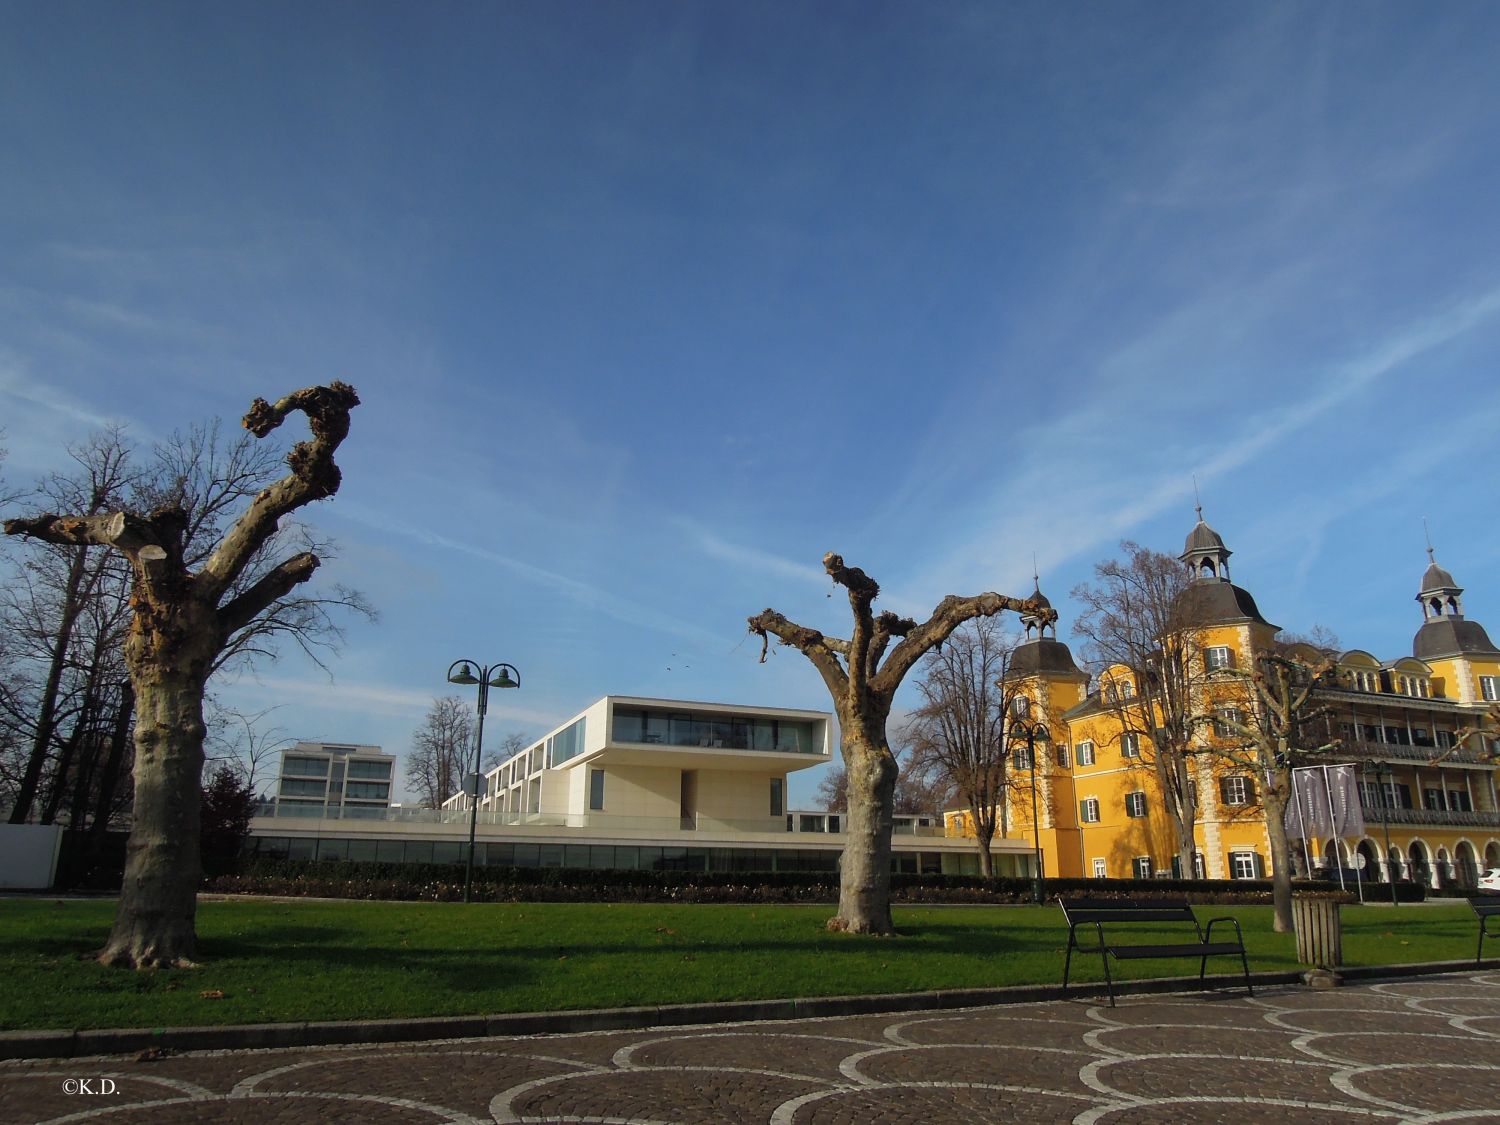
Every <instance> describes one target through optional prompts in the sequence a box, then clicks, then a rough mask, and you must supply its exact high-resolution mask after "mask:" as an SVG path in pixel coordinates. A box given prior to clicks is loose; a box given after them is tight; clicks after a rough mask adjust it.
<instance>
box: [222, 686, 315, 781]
mask: <svg viewBox="0 0 1500 1125" xmlns="http://www.w3.org/2000/svg"><path fill="white" fill-rule="evenodd" d="M205 702H206V703H207V704H208V705H209V715H208V719H207V726H208V734H207V736H206V739H205V745H206V749H207V751H211V752H208V753H207V756H206V761H205V763H204V765H205V767H206V768H207V769H209V770H210V771H212V770H213V769H215V768H217V767H219V766H224V767H226V768H228V769H230V770H232V771H233V772H234V773H235V775H236V776H237V777H238V778H239V779H240V781H241V782H242V783H243V784H244V785H245V787H246V788H248V789H250V790H252V791H253V790H254V789H255V787H256V784H257V782H258V781H259V779H260V778H261V777H262V776H263V775H265V774H267V773H271V772H274V771H272V770H271V763H272V762H273V761H275V759H276V757H277V755H279V754H280V753H281V752H282V751H283V750H286V749H288V748H289V747H291V746H293V745H295V744H296V739H294V738H291V737H290V736H288V735H287V733H286V731H285V729H284V728H282V727H278V726H273V725H270V724H268V723H267V721H266V720H267V719H268V718H269V717H270V716H271V715H272V714H273V713H274V712H276V711H277V710H279V708H278V707H267V708H265V709H264V710H261V711H256V712H254V713H253V714H247V713H246V712H244V711H241V710H239V709H238V708H235V707H222V706H218V705H216V704H215V703H214V702H213V700H212V699H209V700H205Z"/></svg>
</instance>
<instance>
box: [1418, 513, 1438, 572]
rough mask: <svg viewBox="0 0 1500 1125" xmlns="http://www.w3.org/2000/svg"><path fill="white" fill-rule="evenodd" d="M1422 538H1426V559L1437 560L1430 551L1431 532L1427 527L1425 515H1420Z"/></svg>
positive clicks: (1433, 561)
mask: <svg viewBox="0 0 1500 1125" xmlns="http://www.w3.org/2000/svg"><path fill="white" fill-rule="evenodd" d="M1422 538H1423V539H1426V540H1427V561H1428V562H1430V563H1435V562H1437V556H1436V555H1434V554H1433V552H1432V532H1431V531H1430V530H1429V529H1428V527H1427V517H1426V516H1423V517H1422Z"/></svg>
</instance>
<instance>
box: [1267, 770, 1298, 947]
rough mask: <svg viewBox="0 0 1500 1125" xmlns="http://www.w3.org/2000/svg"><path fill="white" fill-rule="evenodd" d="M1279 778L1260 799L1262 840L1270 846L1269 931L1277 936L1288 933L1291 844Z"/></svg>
mask: <svg viewBox="0 0 1500 1125" xmlns="http://www.w3.org/2000/svg"><path fill="white" fill-rule="evenodd" d="M1284 794H1285V791H1284V790H1283V788H1282V779H1281V778H1279V777H1278V778H1277V779H1276V781H1275V784H1272V785H1267V786H1266V791H1265V794H1264V795H1263V797H1262V799H1261V803H1262V806H1263V807H1264V808H1265V810H1266V837H1267V839H1268V840H1269V841H1270V843H1271V907H1272V911H1273V913H1274V915H1275V917H1274V920H1273V923H1272V928H1273V929H1275V931H1276V932H1277V933H1278V934H1289V933H1291V932H1292V845H1291V843H1290V842H1289V841H1288V840H1287V838H1286V797H1285V795H1284Z"/></svg>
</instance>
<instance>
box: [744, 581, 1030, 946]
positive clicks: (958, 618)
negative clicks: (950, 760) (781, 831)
mask: <svg viewBox="0 0 1500 1125" xmlns="http://www.w3.org/2000/svg"><path fill="white" fill-rule="evenodd" d="M823 569H824V570H826V571H827V572H828V576H829V577H830V578H832V579H833V581H834V583H835V584H836V585H839V586H842V587H843V588H844V589H845V590H846V591H847V592H848V595H849V608H850V609H851V610H852V611H853V615H854V622H853V629H852V631H851V633H850V635H849V637H848V639H847V640H846V639H844V638H841V637H831V636H828V635H826V634H824V633H821V632H819V631H818V630H816V629H810V628H808V627H807V626H805V625H799V624H797V623H796V622H794V621H791V620H788V619H787V618H786V617H785V616H783V615H782V614H781V613H778V612H777V611H776V610H774V609H767V610H764V611H763V612H761V613H758V614H756V615H755V616H754V617H751V618H750V619H749V623H750V632H751V633H754V634H755V635H756V636H758V637H760V639H761V654H760V658H761V660H762V662H764V660H765V659H766V653H767V650H768V648H769V643H770V638H771V637H772V636H774V637H775V638H776V639H777V640H778V641H779V642H780V643H781V644H783V645H789V646H791V647H793V648H795V649H797V650H798V651H800V652H801V653H802V654H803V655H804V656H806V657H807V659H808V660H809V661H810V662H811V663H812V666H813V667H814V668H816V669H817V671H818V674H819V675H820V676H822V677H823V684H824V686H825V687H826V688H827V689H828V694H829V696H831V697H832V699H833V709H834V713H835V714H836V715H837V716H838V720H839V727H840V733H841V735H842V747H841V750H842V754H843V758H844V768H845V770H846V772H847V775H848V785H849V806H848V810H847V815H846V820H845V844H844V853H843V857H842V858H841V859H840V861H839V910H838V914H837V915H835V916H834V917H833V918H832V919H830V920H829V923H828V925H829V928H830V929H835V930H847V931H850V932H854V933H875V934H889V933H893V932H894V929H895V928H894V926H893V925H892V923H891V908H890V884H891V825H892V815H893V811H894V796H895V789H896V778H897V776H898V774H899V767H898V766H897V763H896V757H895V755H894V754H893V753H892V752H891V747H890V741H889V738H888V736H887V734H886V722H887V720H888V719H889V718H890V713H891V705H892V702H893V700H894V699H895V695H896V690H897V689H898V688H899V687H900V686H901V681H902V680H903V679H904V678H905V677H906V674H907V673H908V672H910V671H911V670H912V668H913V667H915V666H916V664H917V662H918V661H919V660H920V659H921V658H922V656H923V655H924V654H925V653H927V652H929V651H930V650H932V649H933V648H934V647H936V646H938V645H940V644H942V643H943V641H945V640H947V638H948V637H949V636H950V635H951V634H952V633H953V631H954V630H955V629H957V628H958V627H959V626H960V625H962V624H963V623H964V622H965V621H969V620H972V619H973V618H976V617H992V616H994V615H995V614H997V613H1002V612H1004V611H1005V610H1013V611H1015V612H1017V613H1022V612H1025V613H1031V614H1036V615H1038V616H1039V617H1040V618H1041V619H1044V620H1046V621H1047V622H1048V623H1049V624H1050V623H1051V622H1052V621H1053V620H1055V619H1056V614H1055V613H1054V611H1053V610H1052V609H1051V607H1049V606H1043V605H1041V604H1039V603H1037V602H1035V601H1033V600H1030V599H1023V598H1013V597H1008V596H1006V595H1004V594H996V593H984V594H976V595H974V596H973V597H964V598H961V597H956V596H954V595H951V594H950V595H949V596H947V597H945V598H944V599H943V600H942V601H941V602H940V603H939V604H938V606H937V608H936V609H935V610H933V612H932V616H931V617H929V618H928V619H927V620H926V621H924V622H922V623H920V624H918V623H917V622H916V621H915V620H913V619H912V618H909V617H901V616H899V615H898V614H895V613H891V612H889V611H885V612H881V613H878V614H877V613H876V612H875V611H874V608H873V603H874V601H875V599H876V597H878V596H879V594H880V585H879V583H877V582H876V581H875V580H874V579H873V578H871V577H870V576H869V575H867V574H866V573H865V572H864V571H863V570H860V569H859V568H858V567H852V566H846V565H845V563H844V560H843V558H842V557H841V556H840V555H837V554H835V553H833V552H832V551H830V552H829V553H828V554H826V555H824V556H823ZM892 641H895V642H896V643H895V645H894V647H892Z"/></svg>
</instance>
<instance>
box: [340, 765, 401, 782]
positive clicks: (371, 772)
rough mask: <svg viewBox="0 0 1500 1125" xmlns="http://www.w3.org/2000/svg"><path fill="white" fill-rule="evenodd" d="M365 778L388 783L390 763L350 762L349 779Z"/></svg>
mask: <svg viewBox="0 0 1500 1125" xmlns="http://www.w3.org/2000/svg"><path fill="white" fill-rule="evenodd" d="M355 778H366V779H371V780H376V781H389V780H390V779H391V763H390V762H350V763H349V779H350V780H351V781H352V780H354V779H355Z"/></svg>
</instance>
